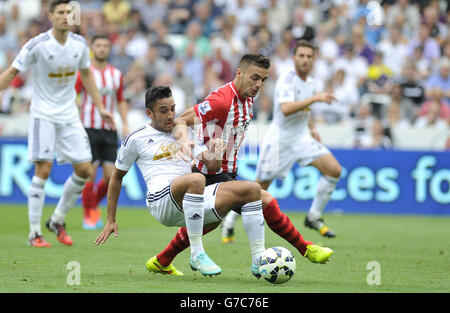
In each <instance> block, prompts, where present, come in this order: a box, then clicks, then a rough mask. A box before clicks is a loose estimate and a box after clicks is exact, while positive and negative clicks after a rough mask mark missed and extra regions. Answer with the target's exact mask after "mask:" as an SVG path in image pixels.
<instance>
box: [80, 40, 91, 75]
mask: <svg viewBox="0 0 450 313" xmlns="http://www.w3.org/2000/svg"><path fill="white" fill-rule="evenodd" d="M89 66H91V59H90V58H89V47H88V46H87V45H83V52H82V53H81V58H80V63H79V65H78V67H79V68H80V69H82V70H84V69H87V68H89Z"/></svg>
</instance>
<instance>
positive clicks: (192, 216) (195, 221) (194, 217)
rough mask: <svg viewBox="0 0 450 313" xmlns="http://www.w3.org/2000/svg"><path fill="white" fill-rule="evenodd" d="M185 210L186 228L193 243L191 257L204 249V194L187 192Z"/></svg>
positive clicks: (190, 241) (191, 243) (184, 199)
mask: <svg viewBox="0 0 450 313" xmlns="http://www.w3.org/2000/svg"><path fill="white" fill-rule="evenodd" d="M183 211H184V218H185V221H186V229H187V233H188V236H189V243H190V245H191V257H192V258H194V257H195V256H196V255H197V254H199V253H201V252H203V251H204V249H203V242H202V235H203V220H204V213H203V195H199V194H192V193H186V194H185V195H184V198H183Z"/></svg>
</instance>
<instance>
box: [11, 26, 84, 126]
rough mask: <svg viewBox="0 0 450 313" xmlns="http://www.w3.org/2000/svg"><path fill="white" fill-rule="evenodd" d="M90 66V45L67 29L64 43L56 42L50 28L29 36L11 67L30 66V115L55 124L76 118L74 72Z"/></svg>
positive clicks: (26, 68)
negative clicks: (31, 83)
mask: <svg viewBox="0 0 450 313" xmlns="http://www.w3.org/2000/svg"><path fill="white" fill-rule="evenodd" d="M89 65H90V59H89V47H88V45H87V42H86V40H85V39H84V38H83V37H82V36H80V35H77V34H74V33H72V32H69V34H68V36H67V41H66V43H65V44H64V45H61V44H60V43H59V42H58V41H56V39H55V37H54V36H53V34H52V29H50V30H48V31H47V32H45V33H41V34H39V35H38V36H36V37H34V38H32V39H30V40H29V41H28V42H27V43H26V44H25V45H24V46H23V47H22V49H21V50H20V52H19V54H18V55H17V57H16V58H15V60H14V62H13V63H12V66H13V67H14V68H16V69H17V70H19V71H20V72H26V71H27V70H28V69H32V80H33V96H32V99H31V107H30V112H31V116H32V117H34V118H45V119H47V120H50V121H52V122H55V123H68V122H72V121H76V120H78V119H79V114H78V109H77V106H76V102H75V99H76V92H75V88H74V86H75V81H76V77H77V71H78V70H79V69H87V68H89Z"/></svg>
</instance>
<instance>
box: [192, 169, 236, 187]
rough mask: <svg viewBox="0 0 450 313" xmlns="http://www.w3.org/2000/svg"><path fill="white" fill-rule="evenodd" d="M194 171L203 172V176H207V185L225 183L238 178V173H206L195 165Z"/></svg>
mask: <svg viewBox="0 0 450 313" xmlns="http://www.w3.org/2000/svg"><path fill="white" fill-rule="evenodd" d="M192 172H194V173H201V174H203V176H205V178H206V186H209V185H212V184H215V183H224V182H227V181H235V180H237V178H236V176H237V175H236V173H228V172H226V173H220V174H205V173H202V172H200V171H199V170H198V169H197V168H196V167H194V169H193V170H192Z"/></svg>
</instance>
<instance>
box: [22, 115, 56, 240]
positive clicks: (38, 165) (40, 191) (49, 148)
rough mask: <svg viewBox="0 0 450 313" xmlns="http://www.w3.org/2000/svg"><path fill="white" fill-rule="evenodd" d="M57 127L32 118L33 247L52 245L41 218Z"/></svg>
mask: <svg viewBox="0 0 450 313" xmlns="http://www.w3.org/2000/svg"><path fill="white" fill-rule="evenodd" d="M55 138H56V128H55V125H54V124H53V123H51V122H50V121H47V120H44V119H39V118H30V126H29V133H28V158H29V160H30V161H31V162H33V163H34V164H35V172H34V175H33V177H32V179H31V184H30V189H29V191H28V218H29V225H30V233H29V236H28V244H29V245H30V246H32V247H50V244H49V243H48V242H46V241H45V240H44V239H43V237H42V231H41V219H42V210H43V208H44V203H45V189H44V188H45V183H46V182H47V179H48V177H49V176H50V172H51V170H52V164H53V158H54V147H55Z"/></svg>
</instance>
